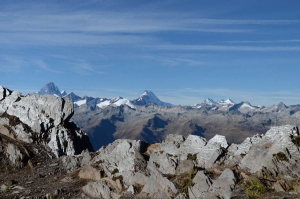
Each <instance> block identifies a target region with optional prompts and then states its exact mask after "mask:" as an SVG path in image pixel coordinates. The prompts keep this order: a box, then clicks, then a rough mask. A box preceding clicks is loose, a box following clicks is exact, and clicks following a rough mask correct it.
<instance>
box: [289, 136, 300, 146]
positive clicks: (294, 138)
mask: <svg viewBox="0 0 300 199" xmlns="http://www.w3.org/2000/svg"><path fill="white" fill-rule="evenodd" d="M291 138H292V142H293V143H294V144H295V145H296V146H298V147H300V136H292V137H291Z"/></svg>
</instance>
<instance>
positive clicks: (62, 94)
mask: <svg viewBox="0 0 300 199" xmlns="http://www.w3.org/2000/svg"><path fill="white" fill-rule="evenodd" d="M60 94H61V96H62V97H64V96H66V95H68V93H67V92H66V91H64V90H63V91H61V93H60Z"/></svg>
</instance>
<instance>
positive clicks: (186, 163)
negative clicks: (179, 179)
mask: <svg viewBox="0 0 300 199" xmlns="http://www.w3.org/2000/svg"><path fill="white" fill-rule="evenodd" d="M194 167H195V164H194V162H193V161H192V160H183V161H180V162H179V164H178V166H177V167H176V172H175V174H176V175H180V174H184V173H186V174H187V173H189V172H190V171H191V170H192V169H194Z"/></svg>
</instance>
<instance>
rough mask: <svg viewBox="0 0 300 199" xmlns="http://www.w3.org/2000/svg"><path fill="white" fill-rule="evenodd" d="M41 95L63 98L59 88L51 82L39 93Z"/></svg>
mask: <svg viewBox="0 0 300 199" xmlns="http://www.w3.org/2000/svg"><path fill="white" fill-rule="evenodd" d="M38 94H39V95H46V94H49V95H56V96H58V97H61V96H62V93H61V92H60V90H59V88H58V87H57V86H55V84H54V83H53V82H50V83H48V84H46V85H45V86H44V87H43V88H41V90H40V91H39V92H38Z"/></svg>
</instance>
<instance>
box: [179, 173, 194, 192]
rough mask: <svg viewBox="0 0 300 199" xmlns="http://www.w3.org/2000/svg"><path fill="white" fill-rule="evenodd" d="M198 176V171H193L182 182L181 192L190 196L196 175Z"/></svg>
mask: <svg viewBox="0 0 300 199" xmlns="http://www.w3.org/2000/svg"><path fill="white" fill-rule="evenodd" d="M196 174H197V170H194V169H192V170H191V171H190V173H189V175H188V176H187V178H185V179H184V180H183V181H182V182H181V185H180V187H181V189H180V192H181V193H185V194H186V195H188V192H189V189H188V188H189V187H191V186H192V185H193V184H192V183H193V182H192V181H193V178H194V177H195V175H196Z"/></svg>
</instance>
